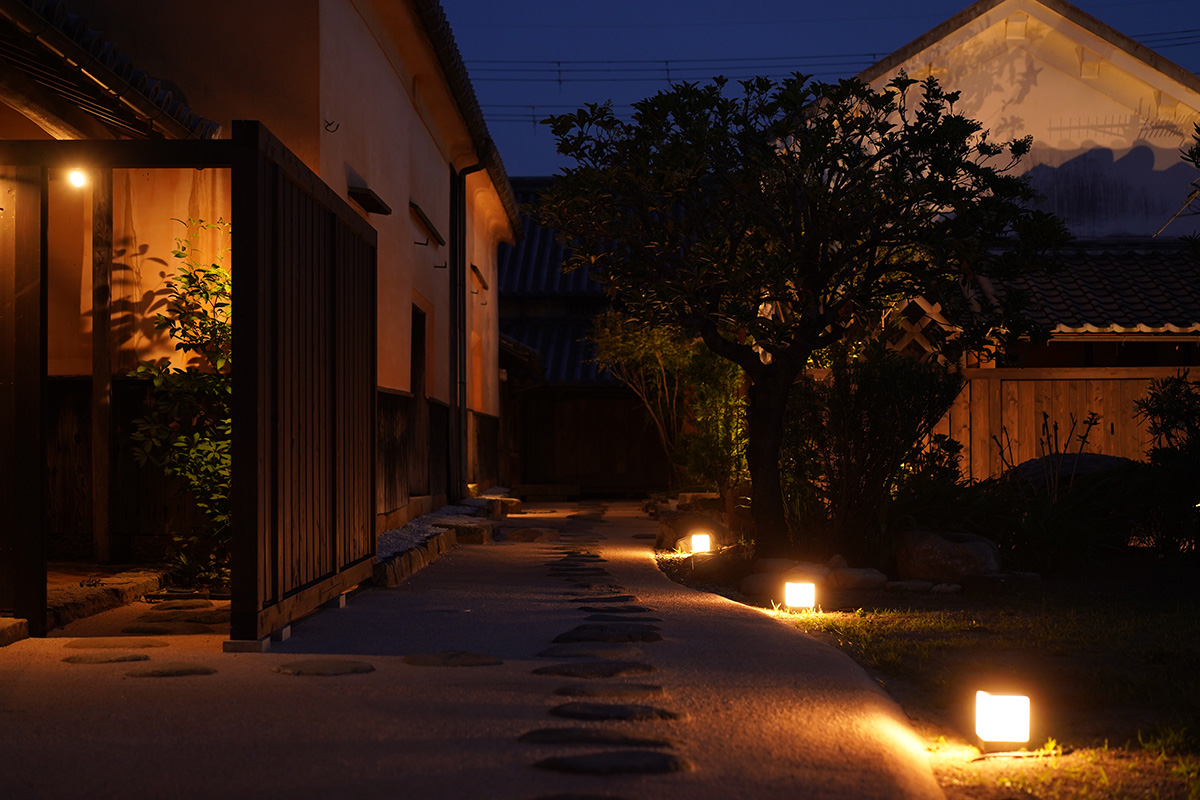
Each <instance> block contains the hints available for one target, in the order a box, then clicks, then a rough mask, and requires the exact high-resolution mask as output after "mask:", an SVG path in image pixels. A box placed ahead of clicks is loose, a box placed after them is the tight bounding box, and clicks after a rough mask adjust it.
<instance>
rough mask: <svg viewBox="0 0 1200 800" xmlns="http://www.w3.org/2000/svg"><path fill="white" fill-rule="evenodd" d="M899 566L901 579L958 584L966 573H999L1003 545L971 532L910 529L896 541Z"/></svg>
mask: <svg viewBox="0 0 1200 800" xmlns="http://www.w3.org/2000/svg"><path fill="white" fill-rule="evenodd" d="M896 567H897V570H898V572H899V573H900V575H899V577H900V579H901V580H914V579H915V580H925V581H933V582H934V583H957V582H959V581H960V580H961V579H962V578H963V576H965V575H995V574H996V573H998V572H999V571H1000V548H999V547H997V546H996V543H995V542H993V541H991V540H990V539H985V538H984V537H982V536H976V535H975V534H971V533H932V532H930V531H906V532H905V533H902V534H900V536H899V538H897V540H896Z"/></svg>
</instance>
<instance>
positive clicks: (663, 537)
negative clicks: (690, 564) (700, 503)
mask: <svg viewBox="0 0 1200 800" xmlns="http://www.w3.org/2000/svg"><path fill="white" fill-rule="evenodd" d="M693 532H697V533H707V534H709V535H710V536H711V537H712V546H713V549H716V548H718V547H724V546H725V545H730V544H733V543H734V542H735V538H734V536H733V534H732V533H731V532H730V530H729V528H727V527H726V526H725V525H723V524H722V523H721V522H720V521H719V520H717V519H714V518H713V517H712V516H710V515H707V514H701V513H697V512H692V511H667V512H663V513H660V514H659V515H658V536H657V538H656V539H655V542H654V546H655V548H656V549H658V550H674V549H675V548H676V547H677V546H679V547H681V549H683V550H690V549H691V541H690V540H688V541H684V542H683V543H682V544H681V543H680V542H681V540H684V539H688V537H690V536H691V535H692V533H693Z"/></svg>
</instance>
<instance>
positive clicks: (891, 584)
mask: <svg viewBox="0 0 1200 800" xmlns="http://www.w3.org/2000/svg"><path fill="white" fill-rule="evenodd" d="M887 588H888V591H889V592H928V591H929V590H930V589H932V588H933V583H932V582H930V581H888V584H887Z"/></svg>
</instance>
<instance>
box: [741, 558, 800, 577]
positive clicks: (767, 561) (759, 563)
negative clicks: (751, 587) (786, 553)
mask: <svg viewBox="0 0 1200 800" xmlns="http://www.w3.org/2000/svg"><path fill="white" fill-rule="evenodd" d="M796 565H797V562H795V561H793V560H792V559H790V558H758V559H755V560H754V563H753V564H751V565H750V572H751V573H758V572H765V573H768V574H771V575H774V574H777V573H782V572H787V571H788V570H789V569H792V568H793V567H795V566H796Z"/></svg>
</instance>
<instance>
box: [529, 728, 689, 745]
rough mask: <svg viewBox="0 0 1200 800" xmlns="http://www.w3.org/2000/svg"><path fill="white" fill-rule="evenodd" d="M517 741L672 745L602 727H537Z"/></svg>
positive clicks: (532, 742) (665, 741) (663, 740)
mask: <svg viewBox="0 0 1200 800" xmlns="http://www.w3.org/2000/svg"><path fill="white" fill-rule="evenodd" d="M518 740H519V741H522V742H529V743H530V744H603V745H614V746H621V745H623V746H626V747H673V746H674V745H673V744H672V743H671V742H670V741H668V740H666V739H652V738H648V737H644V736H631V735H630V734H627V733H620V732H618V731H614V730H608V729H604V728H539V729H538V730H535V731H529V732H528V733H523V734H521V735H520V736H519V737H518Z"/></svg>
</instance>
